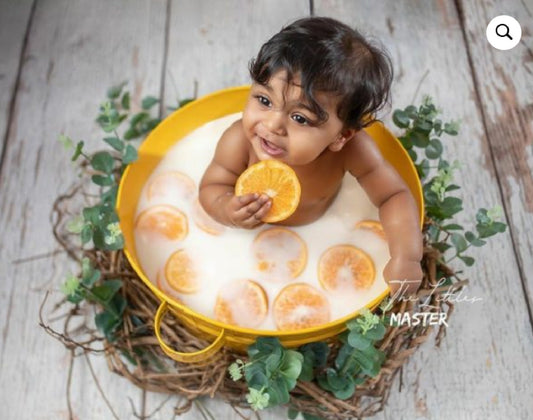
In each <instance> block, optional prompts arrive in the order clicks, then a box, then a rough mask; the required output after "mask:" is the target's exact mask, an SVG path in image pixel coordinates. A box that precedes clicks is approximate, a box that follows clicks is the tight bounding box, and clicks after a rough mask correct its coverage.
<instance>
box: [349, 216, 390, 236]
mask: <svg viewBox="0 0 533 420" xmlns="http://www.w3.org/2000/svg"><path fill="white" fill-rule="evenodd" d="M354 229H363V230H368V231H370V232H373V233H375V234H376V235H378V236H379V237H380V238H381V239H383V240H384V241H386V240H387V237H386V236H385V231H384V230H383V226H382V225H381V223H380V222H378V221H377V220H361V221H360V222H357V223H356V224H355V226H354Z"/></svg>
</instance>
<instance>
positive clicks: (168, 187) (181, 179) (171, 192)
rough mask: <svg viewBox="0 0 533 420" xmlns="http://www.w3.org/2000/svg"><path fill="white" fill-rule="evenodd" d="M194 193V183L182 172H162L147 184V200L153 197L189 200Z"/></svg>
mask: <svg viewBox="0 0 533 420" xmlns="http://www.w3.org/2000/svg"><path fill="white" fill-rule="evenodd" d="M195 193H196V185H195V183H194V181H193V180H192V179H191V178H190V177H189V176H188V175H185V174H184V173H182V172H179V171H172V172H162V173H160V174H157V175H155V176H154V177H153V179H152V180H151V181H150V183H149V184H148V189H147V196H148V200H151V199H152V198H154V197H165V196H172V197H179V198H182V199H184V200H190V199H192V197H193V196H194V194H195Z"/></svg>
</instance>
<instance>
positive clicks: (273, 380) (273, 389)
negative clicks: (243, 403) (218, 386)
mask: <svg viewBox="0 0 533 420" xmlns="http://www.w3.org/2000/svg"><path fill="white" fill-rule="evenodd" d="M248 357H249V361H248V362H247V363H244V362H243V361H242V360H237V361H236V362H235V363H233V364H231V365H230V366H229V368H228V371H229V373H230V375H231V377H232V379H233V380H235V381H236V380H239V379H241V378H242V376H243V372H244V378H245V379H246V382H247V384H248V388H249V391H250V392H249V393H248V395H247V401H248V403H249V404H250V406H251V407H252V408H253V409H254V410H261V409H263V408H265V407H267V406H268V407H272V406H275V405H279V404H286V403H287V402H289V391H291V390H292V389H293V388H294V387H295V386H296V380H297V379H298V377H299V376H300V373H301V371H302V364H303V361H304V356H303V355H302V354H301V353H299V352H297V351H295V350H287V349H285V348H284V347H283V346H282V345H281V344H280V342H279V339H278V338H277V337H259V338H258V339H257V341H256V342H255V343H254V344H253V345H251V346H250V347H249V348H248Z"/></svg>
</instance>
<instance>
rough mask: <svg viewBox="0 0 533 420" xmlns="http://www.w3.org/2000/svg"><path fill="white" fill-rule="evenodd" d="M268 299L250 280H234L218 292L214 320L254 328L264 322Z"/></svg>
mask: <svg viewBox="0 0 533 420" xmlns="http://www.w3.org/2000/svg"><path fill="white" fill-rule="evenodd" d="M267 312H268V299H267V296H266V293H265V291H264V290H263V288H262V287H261V286H260V285H259V284H257V283H256V282H255V281H252V280H236V281H234V282H232V283H231V284H230V285H228V286H224V288H223V289H221V290H220V292H219V293H218V296H217V300H216V303H215V318H216V319H217V320H218V321H221V322H224V323H226V324H232V325H240V326H242V327H248V328H254V327H257V326H259V325H261V323H262V322H263V321H264V319H265V317H266V315H267Z"/></svg>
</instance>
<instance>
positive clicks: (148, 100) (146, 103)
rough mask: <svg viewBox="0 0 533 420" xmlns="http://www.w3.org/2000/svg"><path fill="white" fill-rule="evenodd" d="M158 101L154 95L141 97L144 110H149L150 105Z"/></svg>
mask: <svg viewBox="0 0 533 420" xmlns="http://www.w3.org/2000/svg"><path fill="white" fill-rule="evenodd" d="M158 102H159V99H157V98H156V97H154V96H147V97H146V98H143V100H142V108H143V109H144V110H149V109H150V108H151V107H153V106H154V105H155V104H156V103H158Z"/></svg>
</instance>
